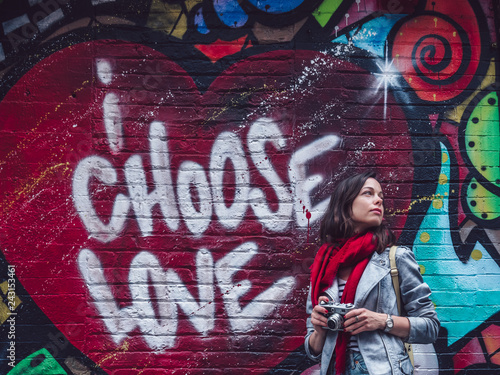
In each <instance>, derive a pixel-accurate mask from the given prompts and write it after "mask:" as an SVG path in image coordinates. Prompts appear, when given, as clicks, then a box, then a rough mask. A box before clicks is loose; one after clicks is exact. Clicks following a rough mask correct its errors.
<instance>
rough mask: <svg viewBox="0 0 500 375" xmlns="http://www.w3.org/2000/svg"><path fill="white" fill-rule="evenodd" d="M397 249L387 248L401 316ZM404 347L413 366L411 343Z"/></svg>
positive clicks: (395, 247)
mask: <svg viewBox="0 0 500 375" xmlns="http://www.w3.org/2000/svg"><path fill="white" fill-rule="evenodd" d="M397 249H398V247H397V246H391V249H390V250H389V262H390V264H391V278H392V284H393V286H394V291H395V292H396V302H397V304H398V312H399V316H402V315H401V313H402V309H401V289H400V288H399V271H398V267H397V266H396V250H397ZM405 349H406V352H407V353H408V356H409V357H410V361H411V364H412V365H413V366H415V364H414V362H415V360H414V357H413V347H412V345H411V344H409V343H406V342H405Z"/></svg>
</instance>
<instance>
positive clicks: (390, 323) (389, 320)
mask: <svg viewBox="0 0 500 375" xmlns="http://www.w3.org/2000/svg"><path fill="white" fill-rule="evenodd" d="M385 323H386V326H385V331H386V332H388V331H390V330H391V329H392V327H394V321H393V320H392V317H391V316H390V315H388V316H387V320H386V321H385Z"/></svg>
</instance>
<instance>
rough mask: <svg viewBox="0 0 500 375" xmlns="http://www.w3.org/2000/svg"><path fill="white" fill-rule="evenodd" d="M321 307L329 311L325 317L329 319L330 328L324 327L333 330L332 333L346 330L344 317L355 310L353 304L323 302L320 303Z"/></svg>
mask: <svg viewBox="0 0 500 375" xmlns="http://www.w3.org/2000/svg"><path fill="white" fill-rule="evenodd" d="M319 304H320V305H321V307H324V308H325V309H327V310H328V313H326V314H325V316H326V317H327V319H328V327H323V328H325V329H331V330H332V331H343V330H344V329H343V328H344V315H345V314H347V313H348V312H349V311H351V310H353V309H354V305H353V304H352V303H337V302H325V301H321V302H320V303H319Z"/></svg>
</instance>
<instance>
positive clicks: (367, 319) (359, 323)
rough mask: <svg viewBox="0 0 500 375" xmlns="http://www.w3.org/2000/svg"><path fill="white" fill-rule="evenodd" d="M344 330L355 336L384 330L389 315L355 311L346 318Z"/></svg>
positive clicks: (361, 310)
mask: <svg viewBox="0 0 500 375" xmlns="http://www.w3.org/2000/svg"><path fill="white" fill-rule="evenodd" d="M344 319H345V321H344V329H345V330H346V331H347V332H350V333H351V334H353V335H357V334H358V333H361V332H366V331H375V330H377V329H384V328H385V324H386V320H387V314H379V313H376V312H373V311H371V310H367V309H354V310H351V311H349V312H348V313H347V314H345V316H344Z"/></svg>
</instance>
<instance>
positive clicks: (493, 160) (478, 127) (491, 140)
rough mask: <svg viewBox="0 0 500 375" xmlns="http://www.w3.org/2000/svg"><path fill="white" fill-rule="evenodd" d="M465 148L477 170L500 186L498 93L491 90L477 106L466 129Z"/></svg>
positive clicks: (492, 182) (486, 178)
mask: <svg viewBox="0 0 500 375" xmlns="http://www.w3.org/2000/svg"><path fill="white" fill-rule="evenodd" d="M465 149H466V152H467V156H468V158H469V160H470V162H471V163H472V166H473V167H474V168H475V169H476V171H477V172H478V173H479V174H480V175H481V176H483V177H484V179H485V180H486V181H489V182H490V183H491V184H493V185H495V186H497V187H500V129H499V115H498V95H497V93H496V92H491V93H489V94H488V95H486V96H485V97H484V98H483V99H481V101H480V102H479V103H478V104H477V105H476V106H475V108H474V110H473V111H472V113H471V115H470V117H469V120H468V121H467V127H466V129H465Z"/></svg>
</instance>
